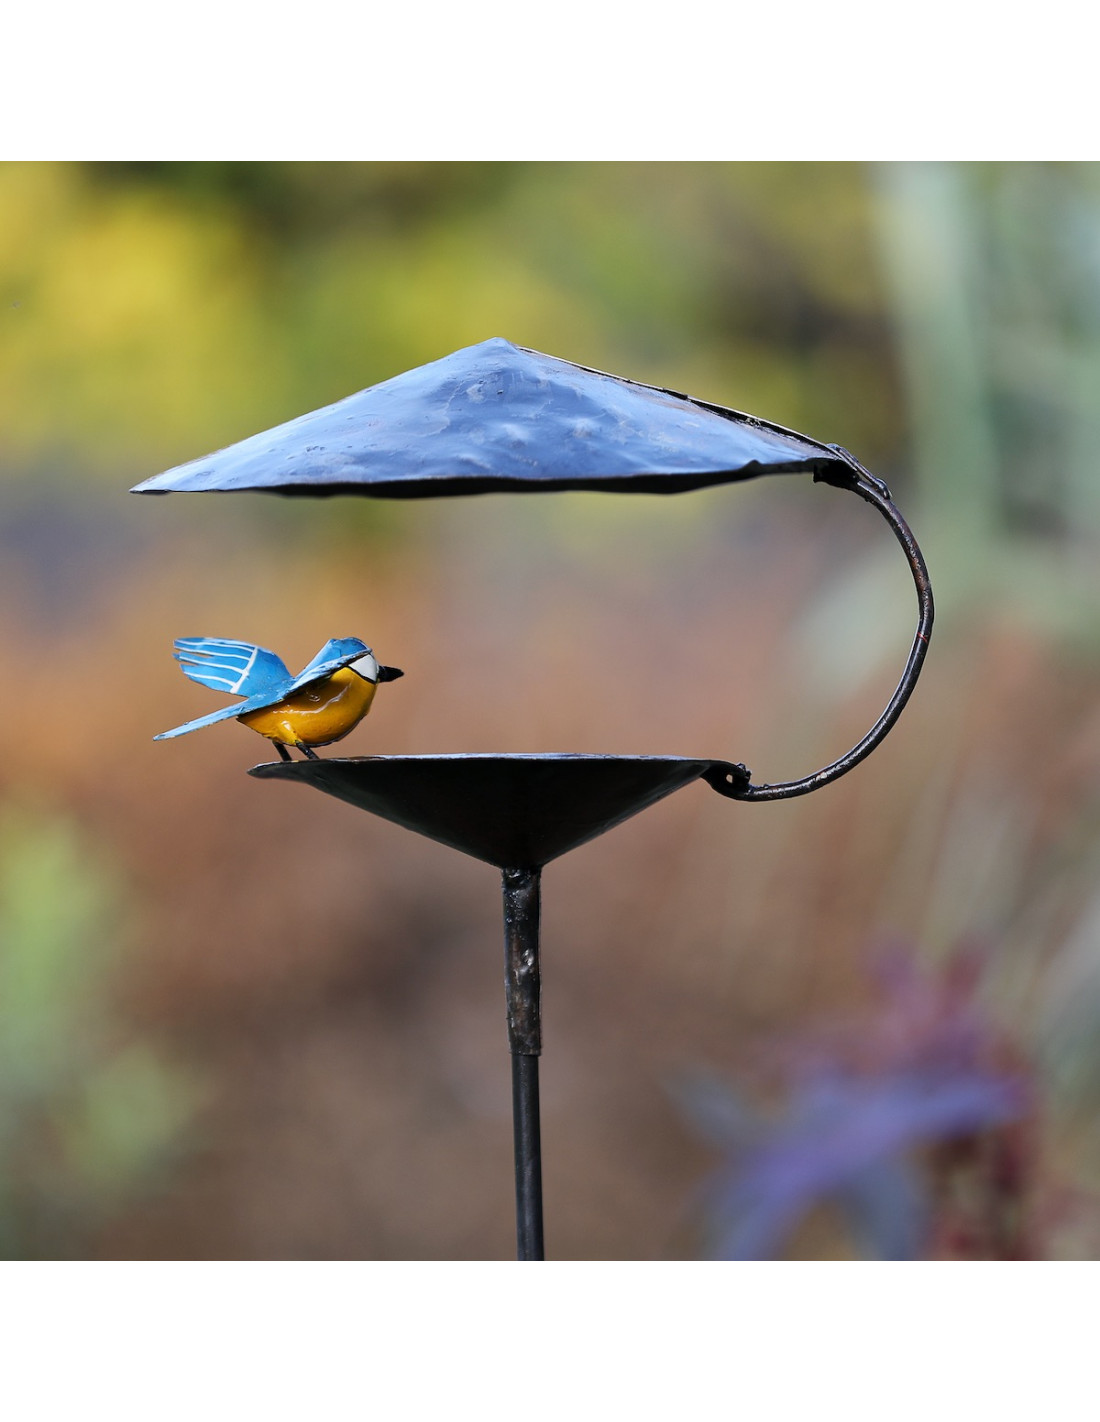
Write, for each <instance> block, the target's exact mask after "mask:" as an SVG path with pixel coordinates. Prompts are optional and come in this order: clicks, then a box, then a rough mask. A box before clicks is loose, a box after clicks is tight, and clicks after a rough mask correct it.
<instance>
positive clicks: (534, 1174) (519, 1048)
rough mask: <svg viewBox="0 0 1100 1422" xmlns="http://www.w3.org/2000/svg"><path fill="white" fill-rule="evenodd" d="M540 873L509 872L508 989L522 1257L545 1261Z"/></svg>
mask: <svg viewBox="0 0 1100 1422" xmlns="http://www.w3.org/2000/svg"><path fill="white" fill-rule="evenodd" d="M540 878H541V871H540V870H538V869H505V870H504V871H503V873H502V875H501V880H502V889H503V897H504V989H505V995H506V998H507V1004H508V1045H509V1047H510V1049H511V1053H512V1133H513V1142H514V1154H515V1172H516V1257H517V1258H518V1259H541V1258H542V1257H543V1238H542V1142H541V1133H540V1129H539V1053H540V1052H541V1051H542V1021H541V1011H542V1001H541V997H542V974H541V968H540V964H539V916H540V907H541V899H540Z"/></svg>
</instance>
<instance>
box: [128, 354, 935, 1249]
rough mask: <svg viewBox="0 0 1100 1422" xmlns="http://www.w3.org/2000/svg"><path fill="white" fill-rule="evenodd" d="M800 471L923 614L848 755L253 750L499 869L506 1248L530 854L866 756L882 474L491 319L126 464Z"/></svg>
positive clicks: (715, 477) (205, 468)
mask: <svg viewBox="0 0 1100 1422" xmlns="http://www.w3.org/2000/svg"><path fill="white" fill-rule="evenodd" d="M765 474H810V475H812V476H813V478H814V480H815V482H824V483H827V484H832V485H833V486H835V487H836V488H839V489H847V490H848V491H850V492H851V493H853V494H856V495H858V497H859V498H861V499H863V500H865V501H866V502H867V503H869V504H872V505H873V506H874V507H875V508H876V509H878V511H879V513H880V514H881V515H882V516H883V518H885V520H886V522H887V523H888V524H889V526H890V528H891V529H892V531H893V533H894V536H895V537H896V538H897V540H898V542H899V543H900V544H901V547H902V550H903V552H904V554H905V557H906V559H907V561H908V564H909V568H910V570H911V572H912V576H913V581H914V584H915V587H916V593H917V604H918V619H917V628H916V633H915V636H914V638H913V643H912V647H911V649H910V652H909V657H908V660H907V662H906V665H905V670H904V672H903V674H902V678H901V681H900V682H899V684H898V687H897V690H896V691H895V692H894V695H893V696H892V697H891V699H890V702H889V704H888V705H887V707H886V709H885V710H884V711H883V713H882V715H881V716H880V717H879V719H878V721H876V723H875V724H874V726H872V728H871V729H870V730H869V731H868V732H867V734H866V735H865V736H864V737H863V739H862V740H861V741H860V742H859V743H858V744H857V745H856V746H854V747H853V748H852V749H851V750H850V751H848V752H847V754H846V755H843V756H841V757H840V759H838V760H836V761H833V762H832V763H831V764H830V765H827V766H825V767H824V768H823V769H821V770H818V771H817V772H815V773H814V774H813V775H808V776H805V777H803V778H802V779H799V780H792V781H785V782H782V783H779V784H755V783H754V782H753V780H752V778H751V775H750V772H749V771H748V770H747V769H746V768H745V766H744V765H742V764H739V763H731V762H730V761H727V760H707V759H698V758H695V759H690V758H682V757H677V756H614V755H443V756H433V755H414V756H359V757H333V758H327V759H321V760H306V761H295V762H293V763H284V762H276V763H272V764H266V765H257V766H255V767H253V769H252V770H251V771H250V772H249V773H250V774H252V775H254V776H256V777H258V778H259V779H262V780H286V781H298V782H300V783H302V784H306V785H312V786H314V788H316V789H318V790H322V791H324V792H325V793H326V794H328V795H334V796H336V797H337V798H338V799H340V800H344V801H346V802H347V803H349V804H352V805H356V806H358V807H359V808H360V809H363V810H369V811H370V812H371V813H372V814H375V815H380V816H381V817H382V818H384V819H387V820H392V821H393V822H394V823H395V824H398V825H403V826H404V827H405V828H406V829H410V830H414V831H416V832H417V833H418V834H422V835H426V836H427V837H428V838H429V839H434V840H436V841H438V842H439V843H441V844H446V845H449V846H450V847H451V848H453V849H457V850H461V851H462V852H463V853H465V854H470V855H473V856H474V857H475V858H477V859H482V860H485V861H487V862H488V863H490V864H493V865H495V866H496V867H497V868H498V869H500V870H501V874H502V881H503V896H504V949H505V987H506V994H507V1013H508V1038H509V1046H510V1048H511V1054H512V1093H513V1095H512V1100H513V1120H514V1129H515V1175H516V1224H517V1253H518V1257H519V1258H520V1259H541V1258H543V1227H542V1169H541V1154H540V1141H539V1091H538V1059H539V1054H540V1052H541V1049H542V1037H541V1022H540V960H539V902H540V877H541V872H542V869H543V866H544V865H545V864H548V863H549V862H550V861H551V860H552V859H556V858H557V857H558V856H560V855H562V854H566V853H567V852H568V851H569V850H571V849H575V848H576V847H577V846H578V845H581V844H584V843H586V842H587V841H588V840H591V839H595V838H596V837H597V836H598V835H601V834H603V833H604V832H605V831H606V830H609V829H611V828H612V827H613V826H615V825H617V824H620V823H621V822H622V821H623V820H626V819H628V818H629V817H630V816H632V815H635V814H637V813H638V812H639V811H641V810H644V809H645V808H646V807H647V806H649V805H653V804H656V803H657V801H658V800H661V799H663V798H664V797H665V796H666V795H670V794H672V793H673V792H674V791H676V790H679V789H681V788H682V787H683V786H685V785H690V784H692V783H693V782H695V781H704V782H705V783H706V784H707V785H709V786H710V787H711V788H712V789H713V790H716V791H717V792H718V793H719V794H721V795H724V796H727V797H729V798H730V799H733V800H745V801H758V800H779V799H786V798H790V797H791V796H795V795H804V794H808V793H809V792H810V791H812V790H817V789H820V788H821V787H822V786H824V785H827V784H828V783H829V782H830V781H832V780H836V779H837V778H838V777H839V776H841V775H844V774H845V773H846V772H847V771H849V770H851V769H852V768H853V766H855V765H857V764H858V763H859V762H860V761H861V760H863V759H864V758H865V757H866V756H868V755H869V754H870V753H871V751H872V750H874V748H875V747H876V746H877V745H878V744H879V742H880V741H881V740H882V739H883V737H884V736H885V735H886V734H887V733H888V732H889V730H890V729H891V727H892V726H893V725H894V723H895V721H896V720H897V718H898V716H899V715H900V714H901V711H902V709H903V708H904V706H905V703H906V702H907V701H908V699H909V696H910V694H911V692H912V690H913V687H914V685H915V684H916V680H917V677H918V675H919V672H920V669H921V665H922V663H923V661H924V656H925V652H926V650H927V647H928V638H929V634H930V633H931V630H932V616H933V605H932V590H931V586H930V584H929V580H928V572H927V569H926V567H925V564H924V559H923V558H922V556H921V553H920V549H919V548H918V547H917V543H916V540H915V539H914V537H913V535H912V533H911V532H910V531H909V528H908V526H907V525H906V523H905V520H904V519H903V518H902V516H901V514H900V513H899V512H898V510H897V508H896V507H895V506H894V503H893V500H892V499H891V496H890V491H889V489H887V487H886V485H885V484H884V483H883V482H882V481H881V480H880V479H876V478H875V477H874V475H872V474H870V473H869V472H868V471H867V470H866V469H864V468H863V466H862V465H861V464H859V463H858V461H857V460H855V459H854V458H853V457H852V456H851V455H850V454H849V453H848V452H847V451H846V450H844V449H842V448H840V446H838V445H831V444H821V443H819V442H818V441H816V440H812V439H808V438H806V437H805V436H803V435H799V434H795V433H793V432H792V431H791V430H786V429H783V428H781V427H780V426H778V425H773V424H769V423H767V422H766V421H764V420H758V419H755V418H753V417H752V416H750V415H745V414H741V413H739V412H737V411H735V410H728V409H725V408H723V407H722V406H720V405H712V404H708V403H707V402H705V401H702V400H694V399H692V398H691V397H689V396H687V395H682V394H680V393H678V392H676V391H672V390H662V389H657V388H655V387H653V386H649V385H642V384H639V383H638V382H636V381H633V380H626V379H623V378H621V377H619V376H614V375H607V374H604V373H602V372H600V371H596V370H591V369H588V368H587V367H584V366H579V365H574V364H572V363H570V362H569V361H564V360H558V359H555V358H554V357H551V356H546V355H541V354H539V353H538V352H537V351H531V350H527V349H525V348H523V347H521V346H515V345H513V344H512V343H511V342H510V341H506V340H500V339H494V340H489V341H484V342H482V343H481V344H480V345H476V346H470V347H468V348H466V349H464V350H460V351H456V352H454V353H453V354H452V355H449V356H446V357H444V359H442V360H437V361H433V362H432V363H431V364H429V365H425V366H421V367H420V368H418V369H416V370H412V371H408V372H406V373H405V374H403V375H398V376H396V377H395V378H393V379H392V380H386V381H383V382H382V383H381V384H379V385H374V386H371V387H370V388H369V389H367V390H363V391H361V392H360V393H359V394H357V395H352V396H350V397H349V398H348V399H346V400H341V401H339V402H337V403H336V404H334V405H329V406H327V407H325V408H324V409H321V410H316V411H314V412H313V413H311V414H308V415H303V416H301V417H300V418H299V419H296V420H291V421H290V422H289V423H287V424H284V425H279V426H278V427H276V428H275V429H272V430H268V431H266V432H265V433H263V434H258V435H254V436H252V437H251V438H250V439H245V440H242V441H241V442H240V443H239V444H235V445H232V446H231V447H230V448H228V449H225V450H222V451H220V452H219V453H216V454H213V455H210V456H209V457H207V458H204V459H198V460H194V461H192V462H191V463H188V464H184V465H180V466H179V467H178V468H175V469H171V470H169V471H168V472H167V473H165V474H160V475H157V476H156V477H155V478H152V479H148V480H146V481H145V482H144V483H142V484H139V485H138V486H137V488H136V489H135V490H134V492H135V493H143V494H164V493H170V492H204V491H208V492H219V493H226V492H236V491H244V490H265V491H268V492H272V493H278V494H284V495H290V496H303V495H306V496H308V495H312V496H325V497H327V496H331V495H335V494H358V495H365V496H367V497H372V498H431V497H433V496H440V495H456V494H482V493H490V492H507V493H547V492H551V491H555V490H565V489H590V490H601V491H605V492H606V491H618V492H621V493H662V494H663V493H680V492H685V491H687V490H691V489H702V488H707V487H712V486H714V485H718V484H726V483H735V482H738V481H740V480H743V479H753V478H757V477H759V476H761V475H765Z"/></svg>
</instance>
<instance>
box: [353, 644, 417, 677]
mask: <svg viewBox="0 0 1100 1422" xmlns="http://www.w3.org/2000/svg"><path fill="white" fill-rule="evenodd" d="M348 665H349V667H350V668H351V670H352V671H353V672H354V673H355V674H356V676H361V677H362V678H363V680H364V681H371V682H375V683H377V682H380V681H396V680H397V678H398V677H399V676H404V675H405V673H404V672H403V671H402V670H401V669H400V668H399V667H380V666H379V665H378V662H377V660H376V658H375V655H374V653H373V652H370V651H368V652H367V653H365V655H363V656H361V657H357V658H356V659H355V661H354V662H349V663H348Z"/></svg>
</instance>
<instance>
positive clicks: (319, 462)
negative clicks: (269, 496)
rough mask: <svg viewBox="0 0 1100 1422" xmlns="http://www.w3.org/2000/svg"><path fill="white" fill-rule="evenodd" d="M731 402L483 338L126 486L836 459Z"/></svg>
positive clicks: (721, 479) (710, 471)
mask: <svg viewBox="0 0 1100 1422" xmlns="http://www.w3.org/2000/svg"><path fill="white" fill-rule="evenodd" d="M843 465H844V461H843V459H842V458H841V457H840V456H839V455H838V454H837V453H836V451H835V450H834V449H831V448H830V447H829V446H828V445H825V444H820V443H818V441H816V440H812V439H808V438H807V437H806V436H805V435H800V434H796V433H795V432H794V431H793V430H786V429H784V428H783V427H782V426H781V425H774V424H769V423H768V422H767V421H764V420H758V419H756V418H755V417H754V416H752V415H746V414H742V413H741V412H740V411H738V410H729V409H726V408H725V407H724V406H721V405H712V404H710V403H708V402H706V401H703V400H694V399H692V398H691V397H690V396H688V395H681V394H680V393H679V392H677V391H672V390H662V389H659V388H657V387H655V386H652V385H643V384H640V383H639V382H638V381H635V380H626V379H624V378H623V377H622V376H618V375H607V374H605V373H604V372H602V371H595V370H591V369H589V368H588V367H586V366H581V365H574V364H573V363H572V362H571V361H567V360H559V359H557V358H556V357H554V356H548V355H542V354H540V352H538V351H532V350H528V349H526V348H525V347H523V346H516V345H513V344H512V342H511V341H506V340H502V339H500V338H495V339H493V340H489V341H482V342H481V344H480V345H476V346H468V347H466V348H464V349H463V350H459V351H455V352H453V353H452V354H451V355H448V356H444V357H443V359H442V360H436V361H432V362H431V363H430V364H428V365H423V366H419V367H418V368H417V369H415V370H410V371H406V372H405V373H404V374H403V375H397V376H394V377H393V378H392V379H390V380H384V381H382V382H381V384H379V385H372V386H370V387H368V389H366V390H361V391H360V392H359V393H358V394H357V395H350V396H348V398H347V399H345V400H340V401H337V403H336V404H335V405H327V406H325V407H324V408H323V409H320V410H314V411H312V412H311V413H310V414H307V415H301V416H299V417H298V418H297V419H295V420H290V421H289V422H288V423H287V424H283V425H277V426H276V427H275V428H274V429H270V430H265V431H264V432H263V433H262V434H257V435H252V436H251V437H250V438H248V439H244V440H241V441H240V443H238V444H234V445H230V446H229V448H228V449H222V450H219V451H218V452H217V453H215V454H211V455H207V456H206V457H205V458H202V459H194V460H191V461H190V462H189V463H187V464H181V465H179V466H178V467H177V468H175V469H169V470H168V471H167V472H166V473H164V474H158V475H156V476H155V477H154V478H152V479H146V480H145V481H144V482H143V483H141V484H138V485H137V486H136V488H135V489H134V490H133V492H134V493H138V494H166V493H172V492H199V491H209V492H222V493H225V492H235V491H240V490H267V491H269V492H273V493H279V494H304V495H314V496H324V495H330V494H360V495H369V496H372V497H385V498H426V497H430V496H433V495H441V494H478V493H487V492H494V491H500V492H504V491H508V492H524V491H543V492H546V491H549V490H554V489H602V490H619V491H623V492H630V493H676V492H679V491H682V490H687V489H699V488H704V487H706V486H708V485H713V484H724V483H727V482H730V481H733V480H738V479H750V478H754V477H756V476H758V475H761V474H785V473H801V474H816V473H823V472H826V471H828V470H830V469H834V468H835V469H840V468H842V467H843Z"/></svg>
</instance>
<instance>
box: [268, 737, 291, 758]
mask: <svg viewBox="0 0 1100 1422" xmlns="http://www.w3.org/2000/svg"><path fill="white" fill-rule="evenodd" d="M272 745H273V746H274V747H275V749H276V750H277V751H278V752H279V759H280V760H291V759H293V757H292V756H291V754H290V752H289V751H288V750H287V748H286V746H284V745H283V743H282V741H272Z"/></svg>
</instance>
